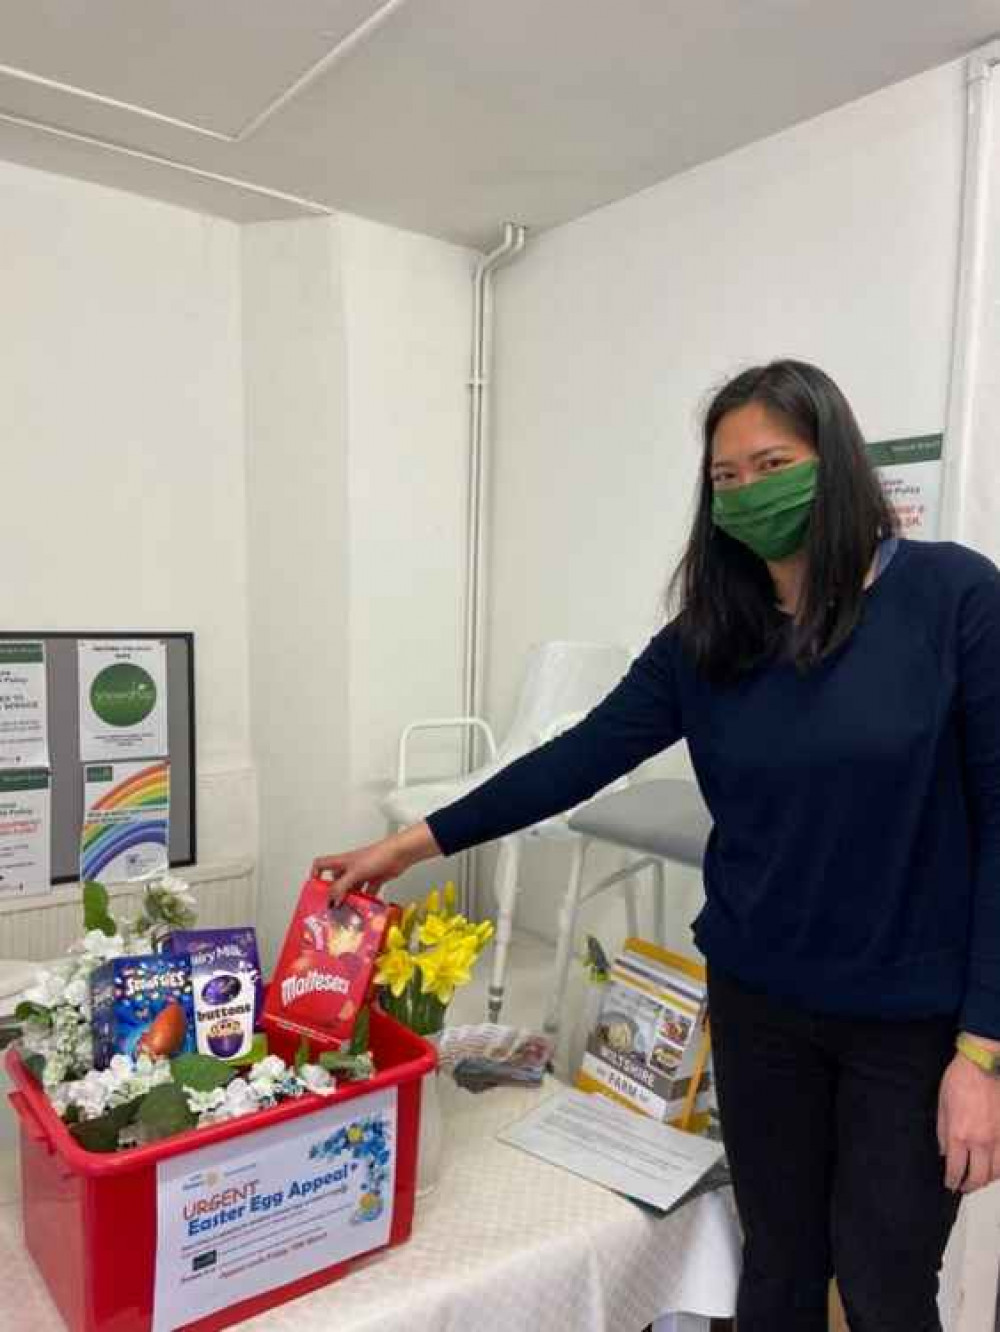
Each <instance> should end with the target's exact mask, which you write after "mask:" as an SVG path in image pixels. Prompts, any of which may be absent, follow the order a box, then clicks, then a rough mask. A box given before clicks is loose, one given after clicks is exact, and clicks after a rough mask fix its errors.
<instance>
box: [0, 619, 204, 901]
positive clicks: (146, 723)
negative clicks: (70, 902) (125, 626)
mask: <svg viewBox="0 0 1000 1332" xmlns="http://www.w3.org/2000/svg"><path fill="white" fill-rule="evenodd" d="M38 645H41V652H39V651H38ZM0 704H6V705H7V706H6V707H5V708H0V796H2V794H3V791H4V789H5V787H6V789H7V790H8V792H9V791H12V790H18V791H19V792H21V794H20V796H19V798H20V799H21V800H22V801H23V803H24V809H25V810H27V811H29V812H30V810H31V804H30V800H31V795H32V793H31V792H30V790H29V788H30V787H31V786H32V785H35V786H37V787H38V788H39V789H40V790H41V789H42V788H45V790H44V792H43V794H47V801H46V800H42V801H41V802H40V803H39V804H38V807H39V809H43V808H44V809H45V810H46V813H45V821H46V823H47V825H48V826H47V851H48V854H49V873H48V875H47V876H45V877H47V878H48V880H49V882H50V883H52V884H57V883H68V882H72V881H74V880H76V879H78V878H80V877H81V858H82V857H83V858H84V863H85V864H86V863H87V861H86V857H87V856H88V855H89V856H90V858H91V863H92V864H94V865H100V864H103V866H105V867H106V868H107V870H108V873H106V874H105V873H101V872H97V873H94V874H93V876H92V877H96V878H102V879H103V880H104V881H106V882H114V881H120V880H122V879H132V878H139V877H142V866H143V856H144V855H146V854H147V852H148V849H149V848H148V846H144V845H141V844H139V842H138V833H137V832H136V828H137V827H138V826H139V825H140V824H141V823H142V820H143V819H145V820H146V825H145V826H146V829H147V833H146V835H147V837H148V835H149V834H148V829H149V828H151V827H153V826H155V821H156V820H157V819H159V820H160V827H161V830H162V840H163V843H164V847H162V848H161V851H160V854H165V856H166V858H167V859H168V860H169V863H170V865H171V866H180V865H191V864H193V863H194V861H195V859H196V855H197V840H196V816H195V696H194V635H193V634H192V633H179V632H164V633H153V632H147V631H143V632H121V631H115V632H89V631H88V632H83V631H81V632H73V633H70V632H57V633H56V632H45V631H37V630H34V631H32V630H24V631H20V630H19V631H16V632H15V631H7V630H4V631H2V632H0ZM105 793H107V794H105ZM35 794H36V798H37V793H35ZM12 799H13V797H11V796H8V809H9V808H10V807H11V801H12ZM167 810H168V811H169V813H167ZM88 811H91V814H90V815H88ZM92 811H98V813H96V814H94V813H93V812H92ZM88 818H89V820H90V821H88ZM130 820H131V823H130ZM29 822H30V821H29V820H27V819H24V820H22V826H23V827H24V828H25V829H28V828H29ZM85 822H86V831H85V826H84V825H85ZM130 828H131V831H130ZM4 831H6V832H7V833H8V834H10V832H11V826H8V828H7V829H6V830H5V829H4V828H3V827H2V826H0V833H3V832H4ZM17 832H18V829H17V827H16V826H15V827H14V834H15V838H16V835H17ZM40 835H41V834H40V833H37V830H36V837H35V843H36V845H35V847H34V850H32V848H31V846H30V838H28V837H27V836H25V837H24V838H23V839H22V840H23V845H22V847H20V848H13V847H12V843H13V840H14V839H12V838H11V837H10V836H9V835H8V837H6V838H0V856H2V854H3V851H4V847H3V843H4V841H6V843H7V863H6V865H0V871H5V872H0V879H2V880H3V882H0V891H15V892H16V891H18V887H19V882H18V869H19V867H20V865H22V864H23V865H24V866H27V870H26V871H25V872H23V873H22V876H21V883H20V887H21V891H40V890H43V889H42V888H41V887H40V885H38V884H36V886H35V887H34V888H25V887H24V885H25V884H27V883H28V882H30V871H31V864H30V862H31V860H32V857H34V865H35V874H36V878H37V876H38V861H39V854H38V848H37V843H38V841H39V838H40ZM88 837H92V839H93V840H91V841H90V842H89V843H88ZM130 837H131V838H132V841H131V842H130V841H129V838H130ZM88 847H89V849H88ZM112 851H115V852H116V856H117V858H116V859H115V860H114V861H112V860H111V859H110V857H111V854H112ZM18 853H20V856H21V861H20V863H19V861H18ZM101 855H103V861H102V860H101V858H100V857H101ZM123 866H129V867H131V868H134V870H135V872H134V873H131V872H124V871H123V869H122V867H123ZM46 886H47V885H46Z"/></svg>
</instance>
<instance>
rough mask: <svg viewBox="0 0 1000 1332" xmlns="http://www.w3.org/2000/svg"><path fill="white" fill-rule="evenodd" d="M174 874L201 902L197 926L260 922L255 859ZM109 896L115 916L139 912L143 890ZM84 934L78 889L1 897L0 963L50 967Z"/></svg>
mask: <svg viewBox="0 0 1000 1332" xmlns="http://www.w3.org/2000/svg"><path fill="white" fill-rule="evenodd" d="M171 872H172V873H174V874H176V875H177V877H178V878H182V879H185V880H186V881H187V882H188V883H189V884H190V885H191V888H192V890H193V891H194V893H195V895H196V897H197V898H198V924H199V926H201V927H205V928H211V927H214V926H217V925H253V924H255V923H256V919H257V875H256V867H255V865H254V862H253V861H252V860H250V859H243V860H230V861H222V862H219V863H218V864H211V865H188V866H185V867H184V868H183V869H176V870H173V871H171ZM108 892H109V895H110V897H111V899H112V910H113V911H114V912H115V913H116V914H121V915H125V916H128V915H135V914H136V913H137V912H138V909H139V903H140V901H141V898H142V888H141V885H139V884H129V883H123V884H115V885H110V886H109V888H108ZM82 931H83V915H82V907H81V899H80V886H79V884H66V885H65V886H62V887H59V888H55V889H53V891H52V892H51V893H46V894H44V895H39V896H35V897H17V898H9V899H6V900H5V899H3V898H0V958H23V959H25V960H26V961H29V962H47V961H50V960H51V959H52V958H57V957H59V956H61V955H62V954H63V953H64V952H65V951H66V949H67V948H68V947H69V945H70V944H71V943H72V942H73V940H74V939H77V938H79V936H80V934H81V933H82Z"/></svg>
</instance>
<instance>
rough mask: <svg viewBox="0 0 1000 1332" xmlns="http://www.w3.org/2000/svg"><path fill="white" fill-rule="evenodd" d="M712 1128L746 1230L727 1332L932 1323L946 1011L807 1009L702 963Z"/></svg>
mask: <svg viewBox="0 0 1000 1332" xmlns="http://www.w3.org/2000/svg"><path fill="white" fill-rule="evenodd" d="M709 1014H710V1018H711V1024H712V1052H713V1060H714V1065H715V1074H716V1083H717V1089H718V1097H719V1114H720V1118H721V1122H722V1135H723V1139H724V1141H725V1145H726V1152H727V1155H728V1157H729V1163H730V1167H731V1169H732V1174H733V1185H734V1189H735V1193H736V1205H737V1209H738V1211H739V1215H740V1222H741V1225H742V1227H743V1233H744V1249H743V1263H744V1265H743V1276H742V1278H741V1281H740V1289H739V1298H738V1303H737V1315H736V1325H737V1329H738V1332H826V1327H827V1288H828V1285H829V1281H830V1277H831V1275H834V1274H835V1275H836V1277H837V1284H838V1286H839V1288H840V1292H841V1297H842V1299H843V1301H844V1307H845V1310H846V1312H847V1318H848V1322H849V1323H850V1327H851V1332H937V1330H938V1329H940V1327H941V1323H940V1320H939V1317H938V1312H937V1289H938V1269H939V1268H940V1265H941V1258H942V1255H943V1253H944V1248H945V1244H946V1242H947V1239H948V1233H949V1231H950V1230H951V1227H952V1225H953V1223H954V1220H955V1216H956V1214H957V1211H958V1204H959V1201H960V1198H961V1195H960V1194H951V1193H949V1191H948V1190H947V1189H946V1188H945V1186H944V1160H943V1158H942V1157H941V1156H940V1155H939V1152H938V1144H937V1133H936V1118H937V1096H938V1087H939V1085H940V1082H941V1078H942V1075H943V1074H944V1070H945V1068H946V1066H947V1064H948V1062H949V1060H950V1059H951V1057H952V1054H953V1052H954V1039H955V1021H954V1019H952V1018H929V1019H921V1020H919V1021H905V1022H895V1021H891V1022H890V1021H877V1020H868V1019H864V1020H858V1019H853V1018H836V1017H827V1016H822V1015H816V1014H810V1013H808V1012H805V1011H803V1010H801V1009H796V1008H792V1007H790V1006H788V1005H785V1004H782V1003H777V1002H775V1001H774V1000H772V999H769V998H767V997H766V996H764V995H761V994H757V993H754V992H752V991H750V990H747V989H745V988H744V987H743V986H742V985H739V984H737V983H736V982H735V981H734V980H733V979H732V978H731V977H728V976H724V975H722V974H721V973H720V972H719V971H718V970H717V969H712V968H710V969H709Z"/></svg>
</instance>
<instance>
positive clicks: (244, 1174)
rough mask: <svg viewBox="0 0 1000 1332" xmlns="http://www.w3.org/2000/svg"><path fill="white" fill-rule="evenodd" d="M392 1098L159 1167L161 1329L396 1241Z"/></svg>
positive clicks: (369, 1099)
mask: <svg viewBox="0 0 1000 1332" xmlns="http://www.w3.org/2000/svg"><path fill="white" fill-rule="evenodd" d="M396 1108H397V1107H396V1089H395V1088H394V1087H390V1088H388V1089H386V1090H384V1091H381V1092H373V1093H372V1094H370V1095H367V1096H359V1097H357V1098H355V1099H353V1100H351V1101H349V1102H347V1103H346V1104H343V1105H338V1106H331V1107H330V1108H329V1110H326V1111H320V1112H317V1113H315V1114H310V1115H306V1116H304V1117H303V1118H301V1119H296V1120H293V1121H291V1122H290V1123H285V1124H276V1125H274V1126H272V1127H271V1128H266V1129H261V1130H258V1131H257V1132H255V1133H250V1134H246V1135H243V1136H240V1137H237V1138H234V1139H232V1140H231V1141H228V1142H223V1143H217V1144H215V1145H214V1146H211V1147H205V1148H202V1149H201V1150H199V1151H197V1152H186V1153H184V1154H182V1155H180V1156H175V1157H171V1158H170V1159H168V1160H166V1161H161V1162H160V1163H159V1165H158V1166H157V1245H156V1285H155V1303H154V1310H153V1332H172V1329H174V1328H178V1327H182V1326H185V1325H187V1324H188V1323H190V1322H194V1321H195V1320H197V1319H199V1318H204V1317H207V1316H208V1315H209V1314H213V1313H217V1312H219V1311H220V1310H222V1309H225V1308H227V1307H228V1306H229V1305H232V1304H238V1303H239V1302H240V1301H241V1300H246V1299H250V1298H252V1297H253V1296H255V1295H261V1294H263V1293H264V1292H266V1291H269V1290H273V1289H274V1288H275V1287H277V1286H284V1285H287V1284H288V1283H289V1282H292V1281H297V1280H300V1279H301V1278H303V1277H306V1276H309V1275H311V1274H312V1273H314V1272H318V1271H321V1270H322V1269H323V1268H325V1267H331V1266H333V1265H334V1264H336V1263H340V1262H343V1261H345V1260H346V1259H348V1258H353V1257H355V1256H357V1255H358V1254H360V1253H365V1252H367V1251H368V1250H369V1249H376V1248H379V1247H381V1246H382V1245H384V1244H387V1243H388V1242H389V1235H390V1232H391V1230H392V1214H393V1197H394V1189H395V1172H396V1122H397V1115H396Z"/></svg>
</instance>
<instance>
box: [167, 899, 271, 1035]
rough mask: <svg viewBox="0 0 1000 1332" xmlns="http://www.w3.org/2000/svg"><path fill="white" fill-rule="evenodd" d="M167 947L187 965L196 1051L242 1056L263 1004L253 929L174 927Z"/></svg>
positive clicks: (242, 927) (255, 936) (248, 927)
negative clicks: (189, 975) (189, 970)
mask: <svg viewBox="0 0 1000 1332" xmlns="http://www.w3.org/2000/svg"><path fill="white" fill-rule="evenodd" d="M166 948H167V950H168V951H169V952H170V953H172V954H173V955H175V956H177V957H184V958H187V960H188V962H189V963H190V966H191V998H192V1003H193V1006H194V1027H195V1040H196V1044H197V1049H198V1053H199V1054H207V1055H214V1056H215V1058H216V1059H241V1058H242V1057H243V1056H244V1055H247V1054H249V1053H250V1049H251V1047H252V1045H253V1033H254V1027H255V1026H256V1023H257V1019H258V1018H259V1016H260V1009H261V979H260V959H259V956H258V952H257V934H256V931H255V930H253V929H252V928H251V927H250V926H249V925H247V926H240V927H239V928H237V929H225V930H223V929H218V930H177V931H175V932H174V933H173V934H171V935H170V937H169V938H168V939H167V942H166Z"/></svg>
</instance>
